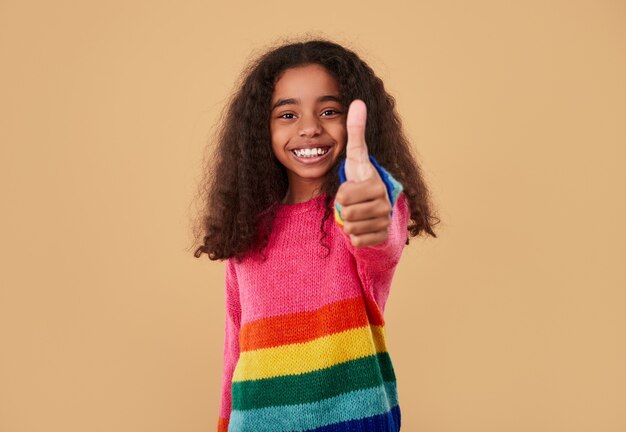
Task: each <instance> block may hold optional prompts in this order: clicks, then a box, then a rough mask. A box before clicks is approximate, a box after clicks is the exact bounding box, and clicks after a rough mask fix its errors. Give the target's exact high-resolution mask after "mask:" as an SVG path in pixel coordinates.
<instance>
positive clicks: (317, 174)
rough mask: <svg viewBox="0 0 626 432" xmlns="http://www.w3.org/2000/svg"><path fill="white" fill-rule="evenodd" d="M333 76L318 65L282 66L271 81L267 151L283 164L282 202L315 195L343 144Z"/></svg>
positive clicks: (341, 117)
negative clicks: (284, 194)
mask: <svg viewBox="0 0 626 432" xmlns="http://www.w3.org/2000/svg"><path fill="white" fill-rule="evenodd" d="M340 100H341V95H340V92H339V84H338V83H337V80H336V79H335V78H334V77H333V76H332V75H331V74H330V73H329V72H328V71H327V70H326V69H325V68H324V67H323V66H320V65H318V64H311V65H306V66H299V67H295V68H291V69H287V70H286V71H285V72H283V74H282V75H281V76H280V78H279V80H278V81H277V82H276V85H275V86H274V93H273V95H272V111H271V116H270V133H271V140H272V151H273V152H274V155H275V156H276V158H277V159H278V160H279V162H280V163H281V164H282V165H283V166H284V167H285V168H286V169H287V175H288V178H289V191H288V196H287V202H301V201H306V200H307V199H310V198H312V197H314V196H315V194H316V191H317V190H318V189H319V187H320V186H321V184H322V183H323V181H324V177H325V176H326V173H328V171H329V170H330V168H331V167H332V166H333V164H334V163H335V161H336V160H337V158H338V157H339V154H340V153H341V151H342V150H343V148H344V147H345V145H346V136H347V135H346V124H345V122H346V117H345V110H344V107H343V105H342V104H341V102H340Z"/></svg>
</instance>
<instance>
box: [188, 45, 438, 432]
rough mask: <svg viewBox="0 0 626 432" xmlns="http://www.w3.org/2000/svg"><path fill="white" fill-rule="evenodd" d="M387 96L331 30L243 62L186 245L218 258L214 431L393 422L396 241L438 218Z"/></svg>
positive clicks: (379, 427) (399, 245) (400, 243)
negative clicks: (222, 315)
mask: <svg viewBox="0 0 626 432" xmlns="http://www.w3.org/2000/svg"><path fill="white" fill-rule="evenodd" d="M394 106H395V102H394V99H393V98H392V97H391V96H390V95H389V94H387V92H386V91H385V89H384V86H383V83H382V81H381V80H380V78H378V77H377V76H376V75H375V74H374V72H373V71H372V69H371V68H370V67H369V66H368V65H367V64H366V63H365V62H363V60H361V59H360V58H359V57H358V56H357V55H356V54H355V53H354V52H352V51H350V50H347V49H345V48H343V47H342V46H340V45H337V44H335V43H332V42H329V41H324V40H313V41H308V42H303V43H293V44H287V45H283V46H280V47H278V48H276V49H273V50H270V51H269V52H267V53H265V54H263V55H262V56H261V57H260V58H258V59H257V60H256V61H255V62H253V63H252V64H251V65H250V66H249V68H248V69H247V70H246V71H245V73H244V75H243V77H242V80H241V83H240V88H239V90H238V91H237V92H236V94H235V95H234V96H233V98H232V100H231V102H230V104H229V106H228V109H227V110H226V112H225V117H224V118H223V121H222V124H221V128H220V130H219V131H220V132H219V134H218V137H217V146H216V153H215V157H214V160H212V161H211V162H210V166H209V167H208V169H207V171H206V173H207V178H206V187H205V188H204V190H205V191H206V194H207V195H206V197H205V198H206V208H205V212H206V214H204V215H203V219H202V228H203V230H204V241H203V244H202V246H200V247H199V248H198V249H197V250H196V252H195V256H196V257H200V256H201V255H202V253H207V254H208V256H209V258H210V259H212V260H218V259H219V260H225V261H226V270H225V285H226V288H225V297H226V321H225V338H224V368H223V375H222V388H221V397H222V398H221V407H220V416H219V422H218V431H220V432H221V431H235V432H247V431H255V432H262V431H268V432H286V431H320V432H321V431H377V432H378V431H380V432H382V431H385V432H387V431H398V430H400V408H399V400H398V392H397V387H396V376H395V374H394V369H393V366H392V362H391V357H390V355H389V353H388V352H387V347H386V344H385V332H384V325H385V320H384V318H383V312H384V308H385V303H386V300H387V297H388V294H389V289H390V285H391V280H392V277H393V274H394V271H395V268H396V265H397V263H398V261H399V260H400V256H401V253H402V250H403V247H404V245H405V244H408V242H409V237H411V236H417V235H418V234H420V233H421V232H426V233H428V234H430V235H431V236H433V237H436V235H435V233H434V232H433V229H432V227H433V226H434V225H435V224H436V223H438V218H437V217H436V216H434V215H433V214H431V205H430V203H429V194H428V190H427V187H426V185H425V183H424V181H423V179H422V175H421V172H420V169H419V168H418V166H417V164H416V162H415V160H414V158H413V157H412V152H411V147H410V144H409V142H408V140H407V138H406V137H405V135H404V133H403V131H402V126H401V122H400V119H399V117H398V115H397V113H396V112H395V108H394Z"/></svg>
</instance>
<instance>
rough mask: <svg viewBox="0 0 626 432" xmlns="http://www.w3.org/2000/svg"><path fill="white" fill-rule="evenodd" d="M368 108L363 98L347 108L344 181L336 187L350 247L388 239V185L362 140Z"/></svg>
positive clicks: (336, 198)
mask: <svg viewBox="0 0 626 432" xmlns="http://www.w3.org/2000/svg"><path fill="white" fill-rule="evenodd" d="M366 119H367V109H366V106H365V103H364V102H363V101H362V100H358V99H356V100H354V101H353V102H352V103H351V104H350V107H349V108H348V117H347V120H346V128H347V132H348V139H347V143H346V165H345V173H346V182H345V183H342V184H341V185H340V186H339V189H337V195H336V197H335V200H336V201H337V202H338V203H339V204H341V206H342V208H341V217H342V219H343V231H344V232H345V233H346V234H348V235H349V236H350V241H351V243H352V245H353V246H371V245H375V244H378V243H381V242H383V241H385V240H387V238H388V236H389V231H388V228H389V224H390V222H391V216H390V212H391V203H390V202H389V196H388V195H387V187H386V186H385V183H383V181H382V179H381V178H380V175H378V171H376V168H375V167H374V165H372V163H371V162H370V160H369V154H368V152H367V144H366V143H365V122H366Z"/></svg>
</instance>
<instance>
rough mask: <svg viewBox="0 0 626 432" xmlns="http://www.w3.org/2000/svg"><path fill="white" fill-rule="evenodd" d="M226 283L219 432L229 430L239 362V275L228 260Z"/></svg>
mask: <svg viewBox="0 0 626 432" xmlns="http://www.w3.org/2000/svg"><path fill="white" fill-rule="evenodd" d="M225 282H226V283H225V285H226V288H225V305H226V312H225V323H224V366H223V370H222V389H221V402H220V412H219V420H218V426H217V432H226V431H227V430H228V423H229V421H230V412H231V407H232V393H231V384H232V377H233V372H234V370H235V366H236V365H237V361H238V360H239V329H240V328H241V304H240V301H239V286H238V284H237V275H236V273H235V268H234V266H233V264H232V262H231V260H230V259H228V260H226V270H225Z"/></svg>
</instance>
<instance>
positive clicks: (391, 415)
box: [307, 405, 401, 432]
mask: <svg viewBox="0 0 626 432" xmlns="http://www.w3.org/2000/svg"><path fill="white" fill-rule="evenodd" d="M400 424H401V415H400V405H396V406H395V407H393V408H391V411H389V412H386V413H385V414H379V415H377V416H372V417H366V418H362V419H359V420H350V421H347V422H341V423H335V424H332V425H328V426H322V427H320V428H317V429H309V431H307V432H355V431H360V432H398V431H399V430H400Z"/></svg>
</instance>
